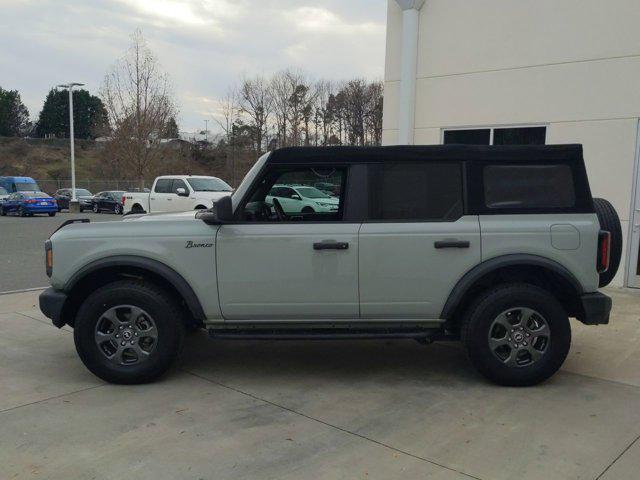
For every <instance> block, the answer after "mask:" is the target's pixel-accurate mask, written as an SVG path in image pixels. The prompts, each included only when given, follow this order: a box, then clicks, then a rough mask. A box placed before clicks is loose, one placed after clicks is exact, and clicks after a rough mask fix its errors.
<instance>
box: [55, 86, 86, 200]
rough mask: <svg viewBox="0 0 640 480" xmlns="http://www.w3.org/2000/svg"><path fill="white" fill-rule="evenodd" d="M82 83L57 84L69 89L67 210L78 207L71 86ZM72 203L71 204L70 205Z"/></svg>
mask: <svg viewBox="0 0 640 480" xmlns="http://www.w3.org/2000/svg"><path fill="white" fill-rule="evenodd" d="M83 85H84V83H76V82H73V83H68V84H67V85H58V87H59V88H66V89H67V90H69V141H70V142H71V143H70V147H71V202H69V211H72V210H75V208H76V207H78V197H77V196H76V154H75V141H74V134H73V87H81V86H83ZM72 204H73V206H72Z"/></svg>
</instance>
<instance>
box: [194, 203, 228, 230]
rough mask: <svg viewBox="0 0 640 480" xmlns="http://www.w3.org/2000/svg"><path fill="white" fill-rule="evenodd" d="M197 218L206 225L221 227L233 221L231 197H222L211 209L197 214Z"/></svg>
mask: <svg viewBox="0 0 640 480" xmlns="http://www.w3.org/2000/svg"><path fill="white" fill-rule="evenodd" d="M197 217H198V218H199V219H200V220H202V221H203V222H204V223H206V224H207V225H222V224H224V223H228V222H230V221H231V220H233V204H232V203H231V197H230V196H226V197H222V198H221V199H220V200H218V201H217V202H216V203H214V204H213V208H212V209H210V210H207V211H205V212H201V213H198V215H197Z"/></svg>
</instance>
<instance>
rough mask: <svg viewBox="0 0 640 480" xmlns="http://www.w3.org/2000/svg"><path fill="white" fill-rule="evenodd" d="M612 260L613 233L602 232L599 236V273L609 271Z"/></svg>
mask: <svg viewBox="0 0 640 480" xmlns="http://www.w3.org/2000/svg"><path fill="white" fill-rule="evenodd" d="M610 259H611V232H607V231H605V230H600V234H599V235H598V263H597V267H598V273H604V272H606V271H607V270H609V262H610Z"/></svg>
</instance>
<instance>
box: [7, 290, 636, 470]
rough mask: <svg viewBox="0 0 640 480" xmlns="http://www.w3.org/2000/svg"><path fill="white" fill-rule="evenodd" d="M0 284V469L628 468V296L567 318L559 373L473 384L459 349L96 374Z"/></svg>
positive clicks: (261, 356) (62, 336)
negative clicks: (589, 319) (607, 316)
mask: <svg viewBox="0 0 640 480" xmlns="http://www.w3.org/2000/svg"><path fill="white" fill-rule="evenodd" d="M38 293H39V292H28V293H20V294H13V295H2V296H0V478H3V479H4V478H7V479H33V478H46V479H50V480H56V479H60V480H69V479H119V478H135V479H143V480H144V479H154V480H157V479H195V480H197V479H215V480H222V479H234V480H235V479H254V478H256V479H257V478H259V479H278V480H280V479H296V480H298V479H307V478H309V479H314V480H315V479H327V480H329V479H384V480H388V479H396V478H397V479H414V478H429V479H436V480H445V479H446V480H449V479H455V480H461V479H481V480H503V479H504V480H507V479H509V480H511V479H514V478H517V479H519V480H540V479H544V480H555V479H559V480H560V479H561V480H567V479H596V478H597V479H602V480H626V479H629V480H631V479H637V478H638V472H639V471H640V440H639V438H640V342H639V341H638V340H639V339H640V293H639V292H634V291H630V290H619V289H609V290H608V293H609V294H610V295H611V296H612V297H613V299H614V310H613V315H612V318H611V324H610V325H608V326H600V327H587V326H584V325H582V324H580V323H578V322H575V321H572V327H573V345H572V348H571V353H570V355H569V358H568V359H567V362H566V363H565V365H564V367H563V368H562V370H561V371H560V372H559V373H558V374H557V375H556V376H554V377H553V378H552V379H551V380H550V381H548V382H546V383H544V384H542V385H539V386H536V387H532V388H522V389H518V388H504V387H498V386H494V385H492V384H489V383H487V382H486V381H485V380H484V379H483V378H482V377H480V375H478V374H477V373H476V372H475V371H474V370H473V369H472V367H471V365H470V363H469V362H468V361H467V359H466V356H465V354H464V352H463V350H462V349H461V348H460V346H459V345H458V344H434V345H431V346H428V347H424V346H421V345H419V344H417V343H415V342H412V341H393V342H391V341H384V342H383V341H369V342H352V341H344V342H224V341H212V340H210V339H209V338H208V337H207V335H206V334H205V333H204V332H201V333H195V334H192V335H189V336H188V338H187V340H186V344H185V349H184V353H183V355H182V359H181V361H180V363H179V365H178V366H177V367H176V368H175V369H174V370H173V371H172V372H171V373H170V374H169V375H168V376H166V377H165V378H164V379H163V380H161V381H159V382H157V383H154V384H151V385H142V386H116V385H109V384H105V383H104V382H102V381H100V380H99V379H97V378H96V377H94V376H92V375H91V374H90V373H89V372H88V371H87V370H86V369H85V368H84V366H83V365H82V363H81V362H80V360H79V359H78V357H77V355H76V352H75V349H74V346H73V336H72V334H71V329H70V328H67V327H65V329H63V330H57V329H55V328H54V327H53V326H52V325H51V323H50V322H49V321H48V320H47V319H45V318H44V317H43V316H42V314H41V313H40V312H39V311H38V309H37V307H36V304H37V295H38Z"/></svg>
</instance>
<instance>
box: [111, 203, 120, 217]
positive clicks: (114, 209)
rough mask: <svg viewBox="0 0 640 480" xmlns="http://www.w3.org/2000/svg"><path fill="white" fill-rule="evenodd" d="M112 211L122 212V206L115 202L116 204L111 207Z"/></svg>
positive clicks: (117, 213) (118, 213)
mask: <svg viewBox="0 0 640 480" xmlns="http://www.w3.org/2000/svg"><path fill="white" fill-rule="evenodd" d="M113 213H115V214H116V215H120V214H121V213H122V207H121V206H120V205H119V204H117V203H116V205H115V206H114V207H113Z"/></svg>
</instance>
